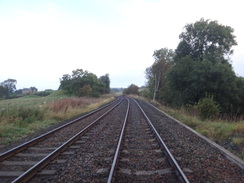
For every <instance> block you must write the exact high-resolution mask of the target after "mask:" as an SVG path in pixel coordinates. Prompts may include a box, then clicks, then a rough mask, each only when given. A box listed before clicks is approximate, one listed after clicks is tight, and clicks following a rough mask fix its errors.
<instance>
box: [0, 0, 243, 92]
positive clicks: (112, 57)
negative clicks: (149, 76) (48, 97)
mask: <svg viewBox="0 0 244 183" xmlns="http://www.w3.org/2000/svg"><path fill="white" fill-rule="evenodd" d="M242 12H243V4H242V1H241V0H232V1H229V0H205V1H202V0H21V1H20V0H0V82H3V81H4V80H7V79H9V78H10V79H16V80H17V85H16V88H17V89H22V88H29V87H36V88H37V89H38V90H39V91H43V90H45V89H53V90H56V89H58V87H59V85H60V78H62V76H63V75H64V74H71V73H72V71H73V70H76V69H83V70H87V71H89V72H92V73H94V74H96V75H97V76H98V77H100V76H102V75H105V74H107V73H108V74H109V77H110V81H111V83H110V87H123V88H126V87H128V86H129V85H130V84H136V85H137V86H143V85H145V82H146V79H145V70H146V68H147V67H150V66H151V65H152V64H153V62H154V59H153V57H152V55H153V52H154V51H155V50H159V49H161V48H168V49H173V50H174V49H176V47H177V45H178V43H179V41H180V40H179V34H180V33H182V31H183V28H184V26H185V25H186V24H190V23H194V22H196V21H199V20H200V19H201V18H204V19H210V20H217V21H218V22H219V23H220V24H222V25H228V26H231V27H232V28H233V29H234V30H235V31H234V35H235V36H236V41H237V43H238V45H237V46H235V47H233V49H234V55H232V56H231V60H232V65H233V68H234V71H235V73H236V75H237V76H242V77H244V51H243V50H244V34H243V32H244V24H243V20H242V19H243V13H242Z"/></svg>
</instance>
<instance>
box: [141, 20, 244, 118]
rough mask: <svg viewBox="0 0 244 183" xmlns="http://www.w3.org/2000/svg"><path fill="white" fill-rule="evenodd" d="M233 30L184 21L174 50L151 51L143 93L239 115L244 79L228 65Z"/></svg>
mask: <svg viewBox="0 0 244 183" xmlns="http://www.w3.org/2000/svg"><path fill="white" fill-rule="evenodd" d="M233 32H234V29H233V28H231V27H230V26H225V25H222V24H219V23H218V21H212V20H204V19H200V21H197V22H195V23H191V24H187V25H186V26H185V27H184V30H183V32H182V33H181V34H180V35H179V38H180V42H179V44H178V46H177V48H176V49H175V50H174V51H173V50H171V49H168V48H162V49H159V50H156V51H154V54H153V57H154V60H155V61H154V63H153V64H152V66H150V67H148V68H147V69H146V71H145V73H146V78H147V87H148V89H149V90H148V93H147V96H148V97H151V98H152V99H154V100H159V101H160V102H163V103H165V104H167V105H171V106H175V107H181V106H189V105H192V106H193V105H198V106H202V105H203V104H206V107H205V108H204V110H209V109H210V108H211V107H210V105H209V104H210V103H211V106H214V107H215V108H216V109H217V110H216V111H217V112H216V114H220V115H222V116H223V115H228V116H232V117H233V116H242V115H243V113H244V78H243V77H238V76H236V74H235V72H234V71H233V68H232V65H231V60H230V56H231V55H232V54H233V49H232V47H233V46H235V45H237V42H236V40H235V38H236V37H235V36H234V34H233ZM206 101H208V102H207V103H206Z"/></svg>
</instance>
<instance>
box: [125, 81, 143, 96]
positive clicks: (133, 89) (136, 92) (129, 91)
mask: <svg viewBox="0 0 244 183" xmlns="http://www.w3.org/2000/svg"><path fill="white" fill-rule="evenodd" d="M123 94H126V95H129V94H134V95H139V87H138V86H136V85H134V84H131V85H130V86H128V88H126V89H125V90H124V91H123Z"/></svg>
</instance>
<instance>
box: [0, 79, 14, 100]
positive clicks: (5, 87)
mask: <svg viewBox="0 0 244 183" xmlns="http://www.w3.org/2000/svg"><path fill="white" fill-rule="evenodd" d="M16 84H17V81H16V80H15V79H7V80H5V81H3V82H2V83H0V97H1V98H9V96H11V95H13V94H14V92H15V90H16Z"/></svg>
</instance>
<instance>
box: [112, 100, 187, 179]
mask: <svg viewBox="0 0 244 183" xmlns="http://www.w3.org/2000/svg"><path fill="white" fill-rule="evenodd" d="M128 113H129V114H128V116H129V117H128V120H125V123H126V122H127V124H124V126H123V129H122V131H121V135H120V140H119V142H118V146H117V150H116V154H115V156H114V161H113V164H112V168H111V170H110V174H109V179H108V181H107V182H108V183H111V182H185V183H186V182H187V183H188V182H189V181H188V179H187V177H186V175H185V174H184V172H183V171H182V169H181V168H180V166H179V165H178V163H177V161H176V160H175V158H174V157H173V155H172V154H171V152H170V151H169V149H168V148H167V146H166V144H165V143H164V142H163V140H162V139H161V137H160V136H159V135H158V132H157V131H156V129H155V128H154V126H153V125H152V123H151V121H150V119H149V118H148V117H147V115H146V114H145V112H144V111H143V109H142V108H141V106H140V105H139V104H138V103H137V102H136V101H135V100H131V110H130V112H128ZM122 139H124V140H122Z"/></svg>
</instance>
